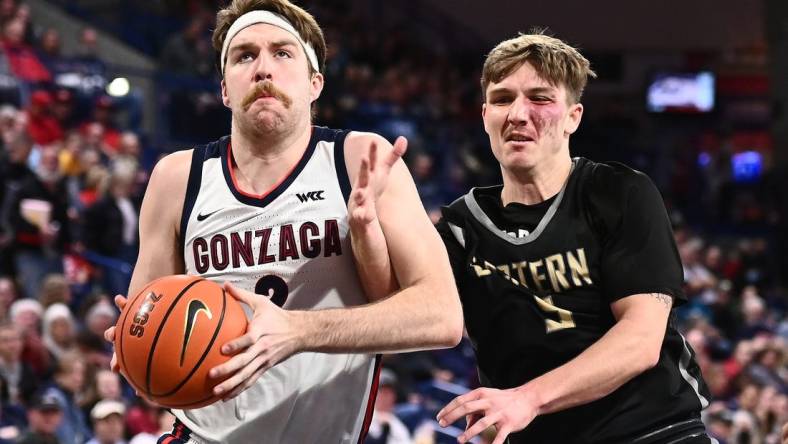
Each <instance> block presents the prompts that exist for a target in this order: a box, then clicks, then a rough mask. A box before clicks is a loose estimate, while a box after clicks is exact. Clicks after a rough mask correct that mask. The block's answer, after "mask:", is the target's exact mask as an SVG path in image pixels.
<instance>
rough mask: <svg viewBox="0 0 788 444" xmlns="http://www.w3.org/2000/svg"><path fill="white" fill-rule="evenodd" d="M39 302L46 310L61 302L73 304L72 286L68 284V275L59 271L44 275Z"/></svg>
mask: <svg viewBox="0 0 788 444" xmlns="http://www.w3.org/2000/svg"><path fill="white" fill-rule="evenodd" d="M38 302H41V305H42V306H43V307H44V310H46V309H47V308H49V306H51V305H52V304H56V303H61V304H64V305H66V306H68V305H70V304H71V288H70V287H69V286H68V281H67V280H66V277H65V276H63V275H62V274H59V273H54V274H49V275H47V276H46V277H44V282H43V283H42V284H41V291H40V292H39V295H38Z"/></svg>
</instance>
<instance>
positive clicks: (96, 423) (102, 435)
mask: <svg viewBox="0 0 788 444" xmlns="http://www.w3.org/2000/svg"><path fill="white" fill-rule="evenodd" d="M125 413H126V406H124V405H123V403H121V402H119V401H113V400H102V401H99V402H98V403H97V404H96V406H95V407H93V409H92V410H91V412H90V417H91V419H92V420H93V428H94V431H95V436H94V437H93V439H91V440H90V441H88V442H87V444H125V443H126V441H125V440H124V439H123V435H124V428H123V415H124V414H125Z"/></svg>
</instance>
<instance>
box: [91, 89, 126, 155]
mask: <svg viewBox="0 0 788 444" xmlns="http://www.w3.org/2000/svg"><path fill="white" fill-rule="evenodd" d="M115 111H116V107H115V103H114V102H113V100H112V98H111V97H109V96H99V97H98V98H97V99H96V101H95V103H94V107H93V119H92V120H91V121H89V122H85V123H84V124H83V125H82V134H83V135H85V134H86V133H87V132H88V131H94V132H95V131H96V129H95V128H89V127H90V126H91V125H95V124H99V125H101V129H102V131H101V142H102V144H101V148H102V150H103V152H104V154H105V155H106V156H107V157H109V158H114V157H115V155H116V154H117V153H118V148H119V147H120V131H119V130H118V128H117V122H115Z"/></svg>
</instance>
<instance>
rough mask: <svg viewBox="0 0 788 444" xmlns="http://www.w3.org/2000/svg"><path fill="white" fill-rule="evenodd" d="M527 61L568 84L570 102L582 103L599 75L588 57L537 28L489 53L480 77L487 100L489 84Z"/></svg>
mask: <svg viewBox="0 0 788 444" xmlns="http://www.w3.org/2000/svg"><path fill="white" fill-rule="evenodd" d="M525 62H528V63H530V64H531V65H533V67H534V69H535V70H536V73H537V74H539V76H540V77H542V78H543V79H545V80H547V81H548V82H550V84H552V85H553V86H558V85H562V86H564V87H566V90H567V100H569V101H570V103H578V102H580V97H581V96H582V95H583V89H584V88H585V86H586V82H587V81H588V78H589V77H592V78H595V77H596V73H595V72H594V71H592V70H591V64H590V63H589V61H588V59H586V58H585V57H583V55H582V54H580V52H579V51H578V50H577V49H575V48H573V47H571V46H569V45H568V44H566V43H565V42H563V41H561V40H559V39H557V38H555V37H550V36H548V35H544V34H543V33H542V32H540V31H534V33H533V34H520V35H518V36H517V37H515V38H513V39H509V40H505V41H503V42H501V43H499V44H498V46H496V47H495V48H493V50H492V51H490V53H489V54H487V58H486V59H485V61H484V68H483V69H482V80H481V83H482V96H483V97H484V98H485V100H486V96H487V87H488V86H489V85H490V83H497V82H500V81H501V80H503V79H504V78H505V77H506V76H508V75H509V74H511V73H513V72H514V71H515V70H517V69H518V68H519V67H520V66H521V65H522V64H523V63H525Z"/></svg>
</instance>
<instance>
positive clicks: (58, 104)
mask: <svg viewBox="0 0 788 444" xmlns="http://www.w3.org/2000/svg"><path fill="white" fill-rule="evenodd" d="M53 98H54V101H53V102H52V116H53V117H54V118H55V119H56V120H57V122H58V124H59V125H60V127H61V128H62V129H63V131H69V130H72V129H74V128H75V127H76V126H77V123H78V122H77V120H78V118H79V116H78V115H77V114H76V113H75V110H74V94H73V93H72V92H71V91H69V90H68V89H65V88H60V89H57V90H56V91H55V92H54V94H53Z"/></svg>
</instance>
